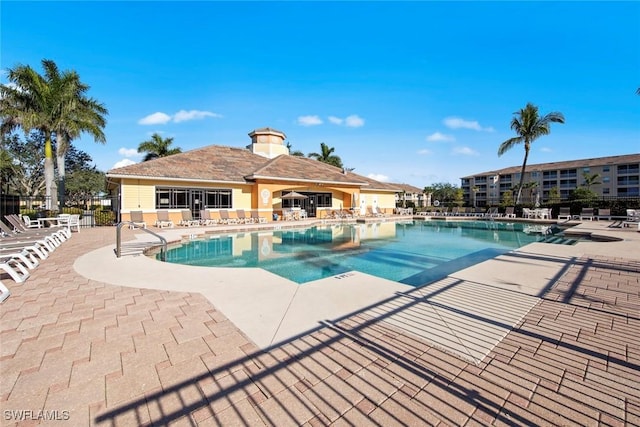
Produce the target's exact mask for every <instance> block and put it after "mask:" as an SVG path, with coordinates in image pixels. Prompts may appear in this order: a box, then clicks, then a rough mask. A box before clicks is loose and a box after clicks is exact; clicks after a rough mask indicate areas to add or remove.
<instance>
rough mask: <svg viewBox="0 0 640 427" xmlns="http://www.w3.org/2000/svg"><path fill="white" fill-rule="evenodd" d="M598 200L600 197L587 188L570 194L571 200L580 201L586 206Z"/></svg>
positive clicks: (581, 188)
mask: <svg viewBox="0 0 640 427" xmlns="http://www.w3.org/2000/svg"><path fill="white" fill-rule="evenodd" d="M597 198H598V195H597V194H596V193H595V192H593V191H591V190H589V189H588V188H586V187H579V188H576V189H575V190H573V191H572V192H571V194H569V200H580V201H582V202H583V203H586V204H590V203H592V202H593V201H594V200H595V199H597Z"/></svg>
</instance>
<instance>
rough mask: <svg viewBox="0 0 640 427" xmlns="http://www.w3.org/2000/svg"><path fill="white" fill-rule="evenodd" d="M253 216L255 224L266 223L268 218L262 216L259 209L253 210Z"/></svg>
mask: <svg viewBox="0 0 640 427" xmlns="http://www.w3.org/2000/svg"><path fill="white" fill-rule="evenodd" d="M251 218H252V219H253V222H254V223H255V224H266V223H267V218H265V217H263V216H260V213H259V212H258V211H251Z"/></svg>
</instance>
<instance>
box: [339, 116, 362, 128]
mask: <svg viewBox="0 0 640 427" xmlns="http://www.w3.org/2000/svg"><path fill="white" fill-rule="evenodd" d="M344 124H345V126H347V127H350V128H359V127H362V126H364V119H363V118H362V117H360V116H358V115H357V114H352V115H350V116H348V117H347V118H346V119H344Z"/></svg>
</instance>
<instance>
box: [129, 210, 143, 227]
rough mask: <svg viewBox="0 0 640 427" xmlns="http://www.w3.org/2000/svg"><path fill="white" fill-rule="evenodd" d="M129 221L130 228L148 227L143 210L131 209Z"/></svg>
mask: <svg viewBox="0 0 640 427" xmlns="http://www.w3.org/2000/svg"><path fill="white" fill-rule="evenodd" d="M129 221H130V222H129V228H131V229H133V228H136V227H140V228H147V223H146V222H145V221H144V216H143V214H142V211H131V212H130V213H129Z"/></svg>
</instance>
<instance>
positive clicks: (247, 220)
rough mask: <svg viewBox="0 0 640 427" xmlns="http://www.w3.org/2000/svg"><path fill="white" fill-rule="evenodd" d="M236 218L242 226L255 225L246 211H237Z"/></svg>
mask: <svg viewBox="0 0 640 427" xmlns="http://www.w3.org/2000/svg"><path fill="white" fill-rule="evenodd" d="M236 216H237V217H238V221H239V222H240V224H253V219H252V218H251V217H250V216H249V217H248V216H247V214H246V213H245V211H244V209H236Z"/></svg>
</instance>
